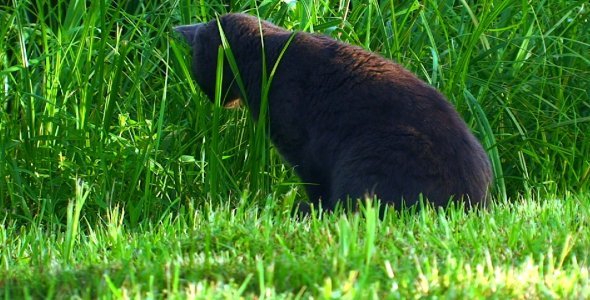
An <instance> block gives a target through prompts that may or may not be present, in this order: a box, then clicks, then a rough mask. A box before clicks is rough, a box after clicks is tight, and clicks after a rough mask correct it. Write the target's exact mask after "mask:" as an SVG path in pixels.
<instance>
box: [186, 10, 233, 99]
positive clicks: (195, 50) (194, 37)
mask: <svg viewBox="0 0 590 300" xmlns="http://www.w3.org/2000/svg"><path fill="white" fill-rule="evenodd" d="M234 19H235V18H234ZM228 23H235V20H230V18H228V17H226V16H222V17H220V18H219V19H214V20H211V21H209V22H206V23H198V24H191V25H182V26H177V27H175V28H174V31H176V32H177V33H180V34H181V35H182V36H183V37H184V40H185V41H186V42H187V43H188V45H189V46H190V48H191V55H192V64H191V69H192V73H193V77H194V79H195V81H196V82H197V84H198V85H199V87H200V88H201V90H202V91H203V92H204V93H205V94H206V95H207V97H209V100H211V101H212V102H213V101H215V89H216V86H217V84H218V83H217V68H218V67H217V65H218V63H217V62H218V61H219V55H221V56H222V57H221V58H222V59H223V74H222V77H223V83H222V84H221V104H222V105H223V106H231V105H232V104H236V103H239V101H237V100H239V98H240V94H239V88H238V85H237V84H236V82H235V76H234V74H233V72H232V71H231V68H230V65H229V63H228V60H227V58H225V56H224V54H223V49H222V42H221V35H220V28H228V29H230V28H229V27H231V26H225V24H228ZM230 30H231V29H230ZM222 32H223V34H224V35H225V34H228V33H227V29H226V30H223V31H222Z"/></svg>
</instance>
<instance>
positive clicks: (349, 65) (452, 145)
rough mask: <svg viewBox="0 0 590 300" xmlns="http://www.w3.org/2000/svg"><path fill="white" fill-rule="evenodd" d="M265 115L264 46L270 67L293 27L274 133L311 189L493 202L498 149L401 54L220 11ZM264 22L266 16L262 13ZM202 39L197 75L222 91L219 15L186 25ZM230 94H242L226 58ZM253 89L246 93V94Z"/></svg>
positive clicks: (253, 101)
mask: <svg viewBox="0 0 590 300" xmlns="http://www.w3.org/2000/svg"><path fill="white" fill-rule="evenodd" d="M219 22H220V24H221V27H222V28H223V32H224V34H225V36H226V37H227V40H228V42H229V45H230V47H231V50H232V53H233V54H234V56H235V60H236V62H237V65H238V68H239V72H240V74H241V78H242V80H243V83H244V86H245V90H246V93H247V95H246V96H247V97H246V98H247V100H248V103H247V104H248V107H249V109H250V111H251V113H252V114H253V116H254V118H257V117H258V112H259V109H260V102H261V96H260V95H261V74H262V52H261V51H262V47H261V38H260V28H259V25H260V24H261V25H262V35H263V37H264V53H265V56H266V64H267V66H268V70H267V71H268V73H270V70H271V68H272V66H273V65H274V63H275V61H276V60H277V58H278V56H279V53H280V52H281V50H282V49H283V47H285V45H286V43H287V41H288V40H289V37H290V36H291V35H292V34H294V37H293V39H292V40H291V42H290V43H289V44H288V45H287V48H286V51H285V53H284V57H283V58H282V59H281V60H280V62H279V65H278V69H277V71H276V74H275V77H274V80H273V81H272V85H271V88H270V94H269V98H268V99H269V100H268V101H269V106H268V114H269V120H270V138H271V140H272V142H273V143H274V145H275V146H276V147H277V148H278V150H279V152H280V153H281V154H282V156H283V157H284V158H285V159H286V160H287V161H288V162H289V163H290V164H291V165H292V166H293V167H294V168H295V171H296V172H297V174H298V175H299V177H300V178H301V180H302V181H303V182H304V183H307V184H306V185H305V186H306V189H307V194H308V196H309V199H310V201H311V202H312V203H314V204H316V205H317V204H318V203H320V202H321V204H322V206H323V207H324V208H327V209H332V208H334V207H335V205H336V204H337V203H338V202H339V201H341V200H343V199H347V198H346V197H347V196H349V197H350V198H352V199H355V198H361V197H364V196H367V195H371V196H375V195H376V196H377V197H378V198H380V199H381V200H382V201H384V202H386V203H389V204H395V206H397V207H399V205H400V204H401V203H402V199H404V200H405V203H406V205H412V204H414V203H416V202H417V201H418V199H419V194H420V193H422V194H423V195H424V196H425V197H426V198H427V199H428V200H429V201H430V202H432V203H433V204H435V205H441V206H444V205H446V204H447V203H448V202H449V198H451V197H452V198H454V199H463V200H466V201H467V202H468V204H484V203H485V200H486V195H487V190H488V187H489V185H490V181H491V170H490V163H489V160H488V157H487V155H486V153H485V151H484V149H483V148H482V146H481V145H480V143H479V142H478V141H477V139H476V138H475V137H474V136H473V134H472V133H471V132H470V131H469V129H468V128H467V125H466V124H465V122H464V121H463V120H462V119H461V117H460V116H459V114H458V113H457V112H456V111H455V109H454V108H453V106H452V105H451V104H450V103H449V102H448V101H447V100H446V99H445V98H444V97H443V96H442V95H441V94H440V93H439V92H437V91H436V90H435V89H434V88H432V87H431V86H429V85H427V84H426V83H424V82H422V81H421V80H419V79H418V78H417V77H416V76H414V75H413V74H412V73H410V72H409V71H407V70H406V69H404V68H402V67H401V66H399V65H398V64H396V63H394V62H392V61H389V60H387V59H384V58H382V57H381V56H379V55H376V54H373V53H370V52H368V51H365V50H363V49H362V48H360V47H356V46H352V45H348V44H345V43H342V42H338V41H335V40H333V39H331V38H329V37H326V36H322V35H314V34H308V33H304V32H296V33H293V32H291V31H287V30H285V29H283V28H280V27H277V26H275V25H273V24H270V23H268V22H265V21H259V19H258V18H256V17H252V16H249V15H245V14H227V15H224V16H221V17H220V18H219ZM259 22H261V23H259ZM176 30H177V31H178V32H180V33H182V34H183V35H184V36H185V38H186V39H187V41H188V43H189V44H190V45H191V47H192V53H193V65H192V68H193V73H194V77H195V79H196V81H197V83H198V84H199V86H200V87H201V88H202V90H203V91H204V92H205V93H206V94H207V95H208V97H209V98H210V99H214V91H215V72H216V62H217V53H218V47H219V46H220V45H221V39H220V34H219V30H218V23H217V20H213V21H210V22H208V23H201V24H197V25H188V26H180V27H177V28H176ZM224 66H225V71H224V72H225V73H224V76H223V78H224V83H223V90H224V95H225V97H224V101H226V102H230V101H232V100H235V99H236V98H240V97H241V95H240V90H239V88H238V86H237V85H236V84H235V83H232V81H233V80H234V76H233V73H232V72H231V70H230V68H229V64H228V63H227V61H226V63H225V64H224ZM242 98H243V97H242Z"/></svg>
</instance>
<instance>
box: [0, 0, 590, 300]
mask: <svg viewBox="0 0 590 300" xmlns="http://www.w3.org/2000/svg"><path fill="white" fill-rule="evenodd" d="M230 2H231V8H230V7H228V6H227V5H223V4H222V3H221V2H217V1H185V0H181V1H171V2H162V3H157V2H149V3H147V2H146V3H140V2H136V1H117V2H107V1H70V2H66V1H59V0H58V1H45V0H39V1H33V2H30V1H11V2H9V3H2V4H0V24H2V26H0V37H1V38H0V86H1V88H0V212H1V213H0V214H1V220H2V225H1V227H0V245H1V246H0V255H1V257H0V260H1V263H0V269H1V271H0V288H2V294H1V295H3V296H4V297H7V296H13V298H21V297H23V296H27V295H28V296H31V297H46V296H52V295H53V296H55V297H57V298H61V297H64V296H73V295H80V296H82V297H96V296H102V295H104V296H105V297H113V298H124V297H126V296H135V295H139V296H141V297H149V296H150V295H155V296H168V295H184V296H190V295H199V296H203V295H207V294H209V295H212V296H213V295H214V296H218V295H227V296H229V297H237V296H238V295H251V296H252V295H255V294H256V295H269V296H273V297H283V296H284V297H297V296H298V295H305V296H309V295H313V296H315V297H316V298H321V297H324V298H330V297H332V298H338V297H351V298H352V297H355V296H359V295H369V296H370V295H373V294H374V295H378V296H383V295H386V294H388V295H392V296H394V297H400V298H406V297H413V296H436V295H445V296H449V297H459V298H462V297H469V298H471V297H488V296H490V295H497V296H498V297H500V298H501V297H510V298H518V297H529V298H537V297H541V298H547V297H555V298H564V297H570V296H571V297H574V298H587V297H589V296H590V295H589V292H588V261H587V260H588V251H587V250H586V249H590V247H589V246H590V243H589V242H588V239H587V237H588V236H590V235H589V233H588V229H587V226H588V220H589V218H588V214H587V212H588V211H590V210H589V204H588V203H590V201H589V200H588V196H587V194H588V192H589V188H590V160H589V159H588V157H590V139H588V137H587V135H588V132H590V102H589V101H590V100H589V99H590V95H589V90H588V87H589V86H590V60H589V58H588V55H587V54H588V53H590V36H589V34H588V33H589V32H590V21H589V18H590V16H589V6H588V4H587V3H586V1H565V0H563V1H561V0H558V1H551V2H547V1H545V2H534V1H533V2H530V1H529V2H527V1H514V0H504V1H491V0H484V1H466V0H465V1H434V0H428V1H401V2H400V1H380V2H379V1H373V0H371V1H356V0H350V1H348V0H342V1H331V2H330V1H323V2H322V1H262V2H260V3H258V6H257V5H256V3H255V2H252V1H230ZM230 10H231V11H234V12H238V11H239V12H243V11H246V12H248V13H251V14H258V15H260V16H262V17H263V18H264V19H267V20H270V21H272V22H274V23H276V24H278V25H281V26H284V27H286V28H289V29H293V30H306V31H309V32H317V33H325V34H328V35H330V36H333V37H335V38H337V39H339V40H342V41H346V42H349V43H352V44H356V45H360V46H362V47H364V48H366V49H368V50H371V51H375V52H378V53H380V54H381V55H383V56H385V57H387V58H391V59H394V60H396V61H398V62H399V63H400V64H402V65H404V66H406V67H407V68H409V69H410V70H412V71H413V72H415V73H416V74H417V75H418V76H420V77H421V78H422V79H424V80H425V81H427V82H429V83H430V84H432V85H433V86H435V87H437V88H438V89H440V90H441V91H442V92H443V93H444V94H445V95H446V96H447V97H448V98H449V100H450V101H451V102H452V103H453V104H454V105H455V106H456V107H457V109H458V110H459V112H460V113H461V115H462V116H463V117H464V118H465V120H466V121H467V122H468V124H469V125H470V127H471V128H472V129H473V131H474V132H475V133H476V135H477V136H478V138H480V140H481V141H482V143H483V144H484V146H485V147H486V149H487V151H488V154H489V155H490V158H491V160H492V163H493V166H494V173H495V176H496V180H495V184H494V185H495V187H494V191H493V194H494V197H495V198H496V199H499V200H498V201H499V202H500V203H502V204H499V205H498V206H493V207H492V208H491V209H490V210H489V211H481V212H470V213H465V212H464V211H462V210H457V209H449V210H447V211H438V212H434V211H432V210H422V211H420V212H419V213H410V212H404V213H392V214H390V215H389V216H388V217H387V218H386V219H385V220H383V222H381V221H379V220H377V219H375V218H374V216H372V215H371V213H370V212H371V210H369V214H368V215H367V216H369V217H367V216H365V217H360V216H357V215H348V216H343V215H341V214H335V215H327V216H324V218H323V219H317V218H313V219H311V220H305V221H301V220H294V219H292V218H291V216H290V214H289V212H290V210H291V207H292V205H293V203H296V202H297V201H299V200H301V199H302V198H304V197H305V195H304V193H303V189H302V188H301V187H299V185H298V183H297V178H296V177H295V176H294V174H293V172H292V170H291V168H290V167H289V166H286V165H284V164H283V160H282V159H281V158H280V156H279V155H278V154H277V153H276V151H274V149H273V148H272V145H270V143H269V142H268V140H267V139H266V134H265V133H264V130H263V129H264V128H265V127H264V124H263V123H257V122H254V121H253V120H251V118H250V116H249V113H248V111H247V110H245V109H234V110H227V109H223V108H222V107H221V106H220V105H214V104H213V103H211V102H210V101H209V100H208V99H206V98H205V96H204V95H203V94H202V93H201V92H200V90H199V88H198V86H196V85H195V83H194V82H193V81H192V80H191V79H190V77H191V76H190V70H189V64H188V62H189V56H188V51H187V48H186V45H184V44H183V43H182V42H181V41H180V40H178V39H177V38H176V37H175V36H174V34H173V33H172V29H171V27H172V26H175V25H180V24H187V23H193V22H201V21H209V20H211V19H213V18H214V16H215V14H216V13H223V12H226V11H230ZM224 51H228V48H227V47H226V48H225V49H224ZM266 75H267V76H265V78H266V79H268V80H269V81H268V82H270V83H272V74H266ZM556 195H557V196H556ZM523 198H524V199H525V200H522V199H523ZM511 201H512V202H515V203H514V204H508V203H511ZM0 297H2V296H0Z"/></svg>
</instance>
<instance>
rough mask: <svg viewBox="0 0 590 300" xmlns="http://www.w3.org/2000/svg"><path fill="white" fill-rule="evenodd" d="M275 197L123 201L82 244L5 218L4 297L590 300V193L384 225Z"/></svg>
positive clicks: (367, 215) (401, 218)
mask: <svg viewBox="0 0 590 300" xmlns="http://www.w3.org/2000/svg"><path fill="white" fill-rule="evenodd" d="M287 197H289V194H288V195H287ZM278 198H280V197H278ZM245 200H247V199H245ZM273 203H274V202H269V205H267V206H265V207H264V208H262V209H260V208H259V207H256V206H255V205H250V204H248V202H242V204H241V205H240V206H238V207H237V208H231V207H230V206H229V205H224V206H221V207H213V206H206V207H205V208H203V209H201V210H195V209H190V208H191V207H189V208H188V209H187V210H186V211H183V212H181V213H177V214H176V213H174V214H168V215H166V216H163V217H162V219H161V220H160V221H159V222H158V223H154V224H151V225H145V226H140V227H139V228H131V227H129V226H126V225H125V224H124V221H123V219H124V217H125V216H124V213H123V209H122V208H120V207H114V208H113V209H111V210H109V212H108V214H107V215H106V217H105V218H104V219H102V220H101V221H100V222H98V223H95V224H92V226H90V224H87V222H86V220H85V219H84V218H82V219H80V220H79V223H80V224H86V225H87V227H88V229H87V230H86V232H85V233H84V234H78V235H76V236H75V238H74V239H73V240H72V239H70V232H71V231H70V226H72V227H73V226H75V225H74V224H70V223H68V225H67V226H68V229H67V230H66V232H60V231H56V230H55V229H52V228H45V227H38V226H30V227H19V226H14V225H11V224H7V223H6V222H5V224H4V225H3V228H2V229H3V232H4V234H3V236H1V237H0V239H1V240H2V245H3V247H2V252H1V256H0V259H2V264H3V266H4V268H3V269H4V270H3V273H2V274H3V280H2V282H1V283H0V284H2V285H3V286H4V291H3V295H4V296H5V297H6V298H22V297H23V296H30V297H32V298H44V297H47V298H58V299H60V298H64V297H71V296H79V297H81V298H97V297H105V298H160V297H172V298H175V297H180V298H184V297H187V298H191V297H196V298H209V297H213V298H226V297H229V298H237V297H240V296H246V297H253V296H255V295H257V296H258V297H269V298H307V297H309V296H312V295H313V296H314V297H315V298H320V299H332V298H358V297H361V298H365V297H368V298H372V297H374V298H383V297H384V296H388V297H392V298H403V299H407V298H415V297H434V296H439V297H449V298H484V297H485V298H488V297H494V298H503V299H506V298H587V297H590V278H589V269H588V257H589V254H590V252H589V250H588V249H590V239H589V237H590V231H589V229H588V224H589V222H590V214H589V213H588V212H589V211H590V207H589V203H590V201H588V197H567V198H561V199H551V200H545V201H537V199H535V200H519V201H516V202H515V203H503V204H498V205H496V206H494V207H493V208H491V209H490V210H489V211H482V212H477V213H465V212H464V211H463V210H461V209H459V208H450V209H448V210H446V211H443V210H440V211H434V210H432V209H430V208H424V209H422V210H421V211H420V212H405V213H397V212H392V211H389V214H388V215H387V216H386V217H385V218H384V220H382V221H380V220H379V219H378V218H377V217H376V215H377V214H378V210H376V209H375V208H374V207H368V208H366V209H365V210H364V212H363V213H362V214H348V215H346V214H331V215H324V216H323V218H318V217H317V215H316V216H314V217H312V218H309V219H305V220H302V221H301V220H294V219H292V218H291V217H290V216H289V214H288V211H286V210H284V209H281V208H280V207H278V206H276V205H273ZM69 241H71V243H70V242H69ZM70 245H73V246H74V248H75V249H76V251H73V252H69V251H70V249H72V248H70Z"/></svg>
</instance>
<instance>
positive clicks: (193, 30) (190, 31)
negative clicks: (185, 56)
mask: <svg viewBox="0 0 590 300" xmlns="http://www.w3.org/2000/svg"><path fill="white" fill-rule="evenodd" d="M204 24H205V23H197V24H191V25H181V26H176V27H174V31H176V32H177V33H180V34H182V36H183V37H184V39H185V40H186V42H187V43H188V44H189V45H192V44H193V43H194V41H195V37H196V36H197V31H198V30H199V28H201V27H202V26H203V25H204Z"/></svg>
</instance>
